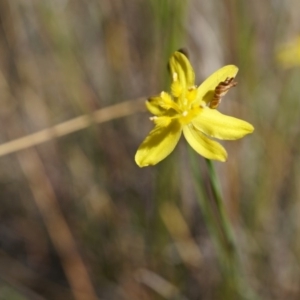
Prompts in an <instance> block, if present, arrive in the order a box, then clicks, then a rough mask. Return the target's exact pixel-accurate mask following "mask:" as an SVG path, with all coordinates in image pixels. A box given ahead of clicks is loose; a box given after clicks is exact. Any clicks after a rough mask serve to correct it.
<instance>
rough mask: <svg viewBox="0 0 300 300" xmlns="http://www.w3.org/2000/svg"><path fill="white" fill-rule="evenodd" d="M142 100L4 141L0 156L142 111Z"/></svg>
mask: <svg viewBox="0 0 300 300" xmlns="http://www.w3.org/2000/svg"><path fill="white" fill-rule="evenodd" d="M144 100H145V99H144V98H140V99H136V100H131V101H126V102H123V103H120V104H116V105H112V106H109V107H106V108H102V109H99V110H97V111H95V112H94V113H92V114H90V115H82V116H80V117H77V118H74V119H72V120H69V121H66V122H63V123H60V124H58V125H55V126H53V127H50V128H47V129H44V130H41V131H39V132H36V133H33V134H29V135H27V136H25V137H22V138H18V139H16V140H13V141H10V142H7V143H4V144H2V145H0V156H4V155H6V154H10V153H13V152H16V151H19V150H22V149H26V148H29V147H32V146H36V145H38V144H41V143H44V142H46V141H49V140H52V139H55V138H58V137H61V136H64V135H67V134H70V133H72V132H76V131H78V130H81V129H84V128H86V127H88V126H90V125H92V124H94V123H103V122H107V121H110V120H113V119H117V118H121V117H125V116H128V115H131V114H134V113H136V112H138V111H143V110H145V106H144Z"/></svg>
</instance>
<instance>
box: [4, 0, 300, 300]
mask: <svg viewBox="0 0 300 300" xmlns="http://www.w3.org/2000/svg"><path fill="white" fill-rule="evenodd" d="M299 12H300V3H299V1H296V0H287V1H280V0H265V1H259V0H253V1H246V0H241V1H233V0H223V1H217V0H211V1H206V0H189V1H184V0H149V1H141V0H131V1H121V0H85V1H84V0H42V1H40V0H26V1H22V0H13V1H12V0H10V1H9V0H1V1H0V123H1V130H0V143H1V144H5V143H6V142H8V141H11V140H14V139H17V138H20V137H24V136H27V135H29V134H31V133H34V132H37V131H39V130H42V129H45V128H49V127H51V126H54V125H57V124H60V123H62V122H64V121H67V120H70V119H72V118H74V117H77V116H80V115H83V114H89V113H91V112H93V111H95V110H97V109H100V108H103V107H107V106H110V105H114V104H118V103H122V102H124V101H127V100H134V99H139V98H145V99H146V98H147V97H149V96H152V95H155V94H157V93H159V92H160V91H162V90H168V82H169V78H168V73H167V68H166V66H167V61H168V58H169V56H170V55H171V54H172V52H173V51H175V50H177V49H178V48H181V47H185V48H187V49H188V51H189V56H190V60H191V62H192V65H193V66H194V68H195V73H196V78H197V80H196V83H197V84H200V83H201V82H202V81H203V80H204V79H205V78H206V77H207V76H208V75H210V74H211V73H212V72H213V71H215V70H216V69H218V68H220V67H222V66H223V65H225V64H236V65H237V66H238V67H239V69H240V70H239V73H238V76H237V81H238V85H237V87H235V88H234V89H231V90H230V92H229V93H228V94H227V96H226V97H225V99H224V100H223V101H222V105H221V106H220V107H219V110H220V111H221V112H223V113H225V114H229V115H232V116H235V117H238V118H241V119H244V120H246V121H248V122H250V123H252V124H253V125H254V127H255V132H254V134H252V135H250V136H247V137H246V138H244V139H242V140H239V141H235V142H223V145H224V146H225V147H226V149H227V151H228V154H229V159H228V161H227V162H226V163H215V165H216V168H217V171H218V174H219V176H220V180H221V185H222V192H223V198H224V201H225V206H226V210H227V212H228V214H229V216H230V220H231V223H232V224H233V226H234V230H235V234H236V239H237V245H238V249H239V254H240V259H241V263H242V266H243V270H244V274H243V275H241V276H244V278H245V282H246V283H247V285H248V286H250V287H251V289H253V291H255V292H256V293H257V294H258V295H260V297H261V299H299V298H300V286H299V282H300V186H299V185H298V184H299V183H300V173H299V167H300V124H299V116H300V104H299V103H300V99H299V93H300V84H299V82H300V69H299V64H300V63H299V60H300V59H299V57H300V54H299V53H300V46H299V47H298V48H297V43H294V42H293V41H295V40H296V39H297V38H298V34H299V31H300V17H299ZM293 43H294V44H295V45H294V44H293ZM293 45H294V46H295V47H296V48H295V47H293ZM290 48H291V49H292V52H289V51H288V49H290ZM282 49H283V50H282ZM280 51H285V52H284V53H285V54H284V56H283V57H282V56H280V54H278V53H281V52H280ZM132 103H133V104H132V105H133V106H134V105H138V104H135V102H132ZM151 127H152V124H151V122H149V114H148V113H145V112H140V113H136V112H134V110H133V113H132V114H131V115H129V116H127V117H124V118H119V119H111V120H110V121H108V122H105V123H101V124H94V125H92V126H90V127H88V128H86V129H83V130H81V131H77V132H74V133H72V134H69V135H65V136H63V137H61V138H57V139H52V140H51V141H48V142H45V143H42V144H40V145H38V146H35V147H29V148H27V149H24V150H20V151H17V152H15V153H8V154H6V155H3V156H2V157H0V200H1V202H0V203H1V209H0V299H1V300H25V299H34V300H35V299H58V300H60V299H64V300H66V299H75V300H81V299H86V300H90V299H102V300H114V299H126V300H127V299H128V300H129V299H132V300H135V299H136V300H141V299H145V300H148V299H159V300H160V299H185V300H187V299H189V300H196V299H232V298H227V297H225V296H224V295H225V294H223V292H224V290H226V287H225V284H224V282H225V281H224V276H222V274H221V273H220V268H219V265H218V260H217V255H216V251H215V248H214V245H213V243H212V240H211V236H210V235H209V233H208V231H207V227H206V224H205V223H204V221H203V216H202V213H201V210H200V208H199V207H198V205H197V200H196V197H197V194H196V193H195V186H194V183H193V182H194V180H193V178H192V177H193V175H192V172H191V167H190V163H189V152H188V146H187V144H186V142H185V141H184V140H183V139H182V140H181V142H180V143H179V145H178V146H177V148H176V150H175V151H174V153H172V155H170V156H169V157H168V158H167V159H165V160H164V161H163V162H161V163H160V164H159V165H157V166H155V167H149V168H143V169H140V168H138V167H137V165H136V164H135V162H134V155H135V152H136V149H137V147H138V146H139V144H140V143H141V141H142V140H143V139H144V138H145V136H146V135H147V134H148V132H149V130H150V129H151ZM0 149H1V145H0ZM197 163H198V164H199V166H198V167H199V170H200V172H202V171H203V177H205V176H206V175H205V174H206V173H205V172H206V171H205V164H204V163H203V158H201V157H200V156H199V158H198V162H197Z"/></svg>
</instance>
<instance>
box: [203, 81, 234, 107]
mask: <svg viewBox="0 0 300 300" xmlns="http://www.w3.org/2000/svg"><path fill="white" fill-rule="evenodd" d="M236 85H237V82H236V81H234V77H231V78H229V77H227V78H226V79H225V81H221V82H220V83H219V84H218V85H217V86H216V88H215V93H214V97H213V99H212V100H211V101H210V104H209V107H210V108H217V107H218V105H219V104H220V103H221V100H222V97H224V96H225V95H226V93H227V92H228V91H229V89H230V88H232V87H234V86H236Z"/></svg>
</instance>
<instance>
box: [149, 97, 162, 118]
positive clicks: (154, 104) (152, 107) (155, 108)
mask: <svg viewBox="0 0 300 300" xmlns="http://www.w3.org/2000/svg"><path fill="white" fill-rule="evenodd" d="M160 102H161V97H160V96H154V97H151V98H149V99H148V100H147V101H146V107H147V109H148V110H149V111H150V113H151V114H153V115H155V116H160V115H162V114H163V113H165V111H166V110H165V109H164V108H162V107H161V106H160Z"/></svg>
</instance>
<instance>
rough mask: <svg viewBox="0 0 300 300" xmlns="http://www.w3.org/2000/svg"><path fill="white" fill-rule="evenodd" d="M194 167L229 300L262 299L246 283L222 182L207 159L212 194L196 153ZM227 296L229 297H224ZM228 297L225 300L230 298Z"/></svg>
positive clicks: (192, 158) (207, 223)
mask: <svg viewBox="0 0 300 300" xmlns="http://www.w3.org/2000/svg"><path fill="white" fill-rule="evenodd" d="M190 154H191V155H190V158H191V166H192V170H193V174H194V180H195V187H196V192H197V196H198V197H197V202H198V204H199V206H200V208H201V212H202V215H203V218H204V221H205V223H206V225H207V227H208V230H209V232H210V234H211V238H212V240H213V243H214V245H215V247H216V252H217V255H218V258H219V262H220V266H221V269H222V271H223V272H222V273H223V275H224V282H225V286H226V290H227V292H228V294H227V296H228V299H229V298H232V297H234V299H259V298H258V297H257V296H256V295H255V294H254V293H253V291H252V290H251V289H250V287H249V286H247V284H246V283H245V281H244V278H243V272H242V268H241V265H240V260H239V256H238V251H237V248H236V242H235V238H234V232H233V229H232V226H231V223H230V221H229V218H228V215H227V212H226V210H225V207H224V201H223V198H222V194H221V188H220V183H219V181H218V177H217V175H216V171H215V169H214V165H213V163H212V161H211V160H208V159H206V164H207V169H208V177H209V181H210V186H211V191H212V196H213V197H211V194H209V193H208V191H207V189H206V188H205V186H204V182H203V180H201V178H202V174H201V173H200V170H199V167H198V164H197V163H196V159H195V153H192V152H190ZM224 296H225V295H224ZM226 298H227V297H226V296H225V297H224V298H223V299H226Z"/></svg>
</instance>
